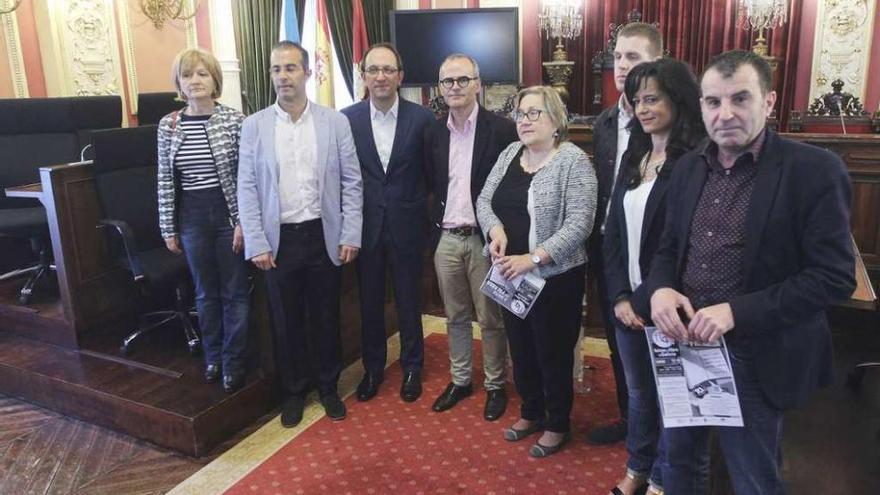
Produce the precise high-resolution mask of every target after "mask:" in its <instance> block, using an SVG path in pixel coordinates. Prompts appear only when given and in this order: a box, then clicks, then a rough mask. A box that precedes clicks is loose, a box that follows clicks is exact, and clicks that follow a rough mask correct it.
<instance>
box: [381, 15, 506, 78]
mask: <svg viewBox="0 0 880 495" xmlns="http://www.w3.org/2000/svg"><path fill="white" fill-rule="evenodd" d="M391 40H392V42H393V43H394V46H396V47H397V50H398V51H399V52H400V56H401V57H402V58H403V68H404V72H405V74H404V78H403V85H404V86H433V85H436V84H437V80H438V71H439V70H440V64H441V63H443V59H445V58H446V56H447V55H449V54H451V53H464V54H467V55H470V56H471V57H473V58H474V59H475V60H476V61H477V63H478V64H480V79H481V82H482V83H483V84H494V83H506V84H518V83H519V19H518V12H517V9H516V8H497V9H451V10H396V11H392V12H391Z"/></svg>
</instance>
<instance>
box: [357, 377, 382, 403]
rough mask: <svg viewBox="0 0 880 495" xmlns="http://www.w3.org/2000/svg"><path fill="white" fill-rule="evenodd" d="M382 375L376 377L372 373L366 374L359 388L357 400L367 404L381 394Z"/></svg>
mask: <svg viewBox="0 0 880 495" xmlns="http://www.w3.org/2000/svg"><path fill="white" fill-rule="evenodd" d="M382 381H383V378H382V375H374V374H372V373H364V377H363V378H362V379H361V383H359V384H358V388H357V400H359V401H361V402H366V401H368V400H370V399H372V398H373V397H375V396H376V394H377V393H379V385H381V384H382Z"/></svg>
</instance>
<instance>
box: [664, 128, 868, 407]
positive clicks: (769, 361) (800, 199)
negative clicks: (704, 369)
mask: <svg viewBox="0 0 880 495" xmlns="http://www.w3.org/2000/svg"><path fill="white" fill-rule="evenodd" d="M701 151H702V149H699V150H694V151H691V152H689V153H687V154H685V155H684V156H682V157H681V158H680V159H679V160H678V163H677V165H676V167H675V170H674V171H673V173H672V180H671V183H670V186H669V191H668V192H667V196H668V200H667V203H666V208H667V215H666V226H665V229H664V232H663V237H662V239H661V241H660V247H659V249H658V250H657V254H656V255H655V256H654V260H653V262H652V264H651V272H650V274H649V276H648V277H649V279H648V281H647V282H646V283H648V284H649V289H651V290H652V292H653V290H655V289H657V288H660V287H672V288H675V289H676V290H679V291H680V290H681V277H682V273H683V271H684V265H685V261H686V259H687V246H688V237H689V235H690V227H691V222H692V221H693V217H694V210H695V209H696V206H697V203H698V202H699V200H700V195H701V193H702V190H703V185H704V184H705V182H706V176H707V173H708V172H707V165H706V162H705V159H704V158H703V157H702V156H701V154H700V153H701ZM851 198H852V187H851V185H850V181H849V174H848V173H847V171H846V168H845V167H844V165H843V162H842V161H841V159H840V157H839V156H837V155H836V154H834V153H832V152H830V151H828V150H825V149H822V148H818V147H815V146H811V145H808V144H803V143H798V142H795V141H792V140H789V139H785V138H783V137H780V136H779V135H777V134H776V133H775V132H773V131H770V130H768V131H767V137H766V141H765V142H764V146H763V149H762V151H761V156H760V157H759V159H758V176H757V177H756V179H755V186H754V190H753V191H752V198H751V202H750V204H749V209H748V213H747V214H746V242H745V248H744V249H745V255H744V260H743V267H742V271H743V275H744V276H743V287H742V289H741V290H740V292H739V295H737V296H735V297H733V298H732V299H731V300H730V301H728V302H729V303H730V306H731V308H732V309H733V317H734V324H735V325H736V327H735V328H734V329H733V330H732V332H735V333H736V334H737V335H741V336H742V337H745V341H746V343H747V345H748V346H749V349H750V350H751V352H752V359H753V366H754V371H755V373H756V376H757V378H758V382H759V384H760V386H761V389H762V390H763V392H764V395H765V396H766V398H767V400H769V401H770V403H771V404H773V405H774V406H775V407H777V408H779V409H787V408H792V407H798V406H800V405H802V404H804V403H805V402H806V401H807V399H808V398H809V397H810V395H811V394H812V392H814V391H815V389H817V388H818V387H820V386H824V385H827V384H829V383H830V381H831V379H832V362H831V358H832V356H831V351H832V349H831V331H830V329H829V326H828V319H827V317H826V315H825V310H826V309H827V308H828V306H830V305H832V304H835V303H839V302H841V301H844V300H846V299H847V298H849V297H850V296H851V295H852V293H853V291H854V290H855V288H856V281H855V258H854V255H853V251H852V240H851V236H850V227H849V213H850V202H851Z"/></svg>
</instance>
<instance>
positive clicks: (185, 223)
mask: <svg viewBox="0 0 880 495" xmlns="http://www.w3.org/2000/svg"><path fill="white" fill-rule="evenodd" d="M179 225H180V240H181V243H182V244H183V251H184V253H185V254H186V260H187V262H189V269H190V272H191V273H192V277H193V282H194V283H195V291H196V308H197V309H198V312H199V329H200V330H201V332H202V348H203V349H204V352H205V363H207V364H221V365H222V366H223V373H224V374H240V373H244V371H245V369H244V368H245V362H244V361H245V350H246V347H247V331H248V310H249V307H250V304H249V294H248V266H247V262H246V261H245V260H244V256H243V255H242V254H241V253H239V254H236V253H234V252H232V235H233V231H234V227H233V226H232V224H231V223H230V220H229V210H228V208H227V207H226V199H225V198H224V196H223V192H222V191H221V189H220V188H219V187H214V188H211V189H201V190H196V191H184V192H183V193H182V194H181V198H180V208H179Z"/></svg>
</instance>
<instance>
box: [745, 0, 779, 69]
mask: <svg viewBox="0 0 880 495" xmlns="http://www.w3.org/2000/svg"><path fill="white" fill-rule="evenodd" d="M787 19H788V0H739V9H738V24H739V26H740V27H741V28H742V29H749V28H751V29H753V30H755V31H757V32H758V38H757V39H755V44H754V45H752V51H753V52H754V53H755V54H756V55H760V56H762V57H766V58H770V57H768V55H769V49H768V47H767V38H765V37H764V31H766V30H768V29H773V28H775V27H779V26H782V25H783V24H785V21H786V20H787Z"/></svg>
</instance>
